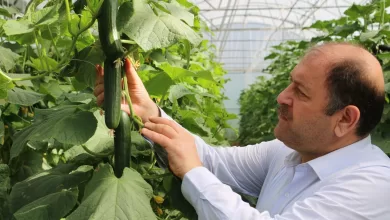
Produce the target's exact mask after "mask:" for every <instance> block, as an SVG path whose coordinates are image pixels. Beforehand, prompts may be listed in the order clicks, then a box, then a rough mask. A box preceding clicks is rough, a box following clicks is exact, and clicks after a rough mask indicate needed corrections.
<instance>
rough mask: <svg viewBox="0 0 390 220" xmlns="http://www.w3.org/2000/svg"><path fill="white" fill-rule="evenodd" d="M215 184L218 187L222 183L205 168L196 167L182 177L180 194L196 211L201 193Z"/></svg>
mask: <svg viewBox="0 0 390 220" xmlns="http://www.w3.org/2000/svg"><path fill="white" fill-rule="evenodd" d="M216 184H217V185H219V184H222V182H221V181H220V180H219V179H218V178H217V177H216V176H215V175H214V174H212V173H211V172H210V171H209V170H208V169H207V168H206V167H196V168H194V169H192V170H190V171H188V172H187V173H186V174H185V175H184V177H183V182H182V185H181V192H182V193H183V196H184V198H186V199H187V201H188V202H189V203H191V205H192V206H194V208H195V209H197V204H198V200H199V199H201V198H202V192H204V191H206V190H207V189H208V188H209V187H210V186H215V185H216Z"/></svg>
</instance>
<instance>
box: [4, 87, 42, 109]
mask: <svg viewBox="0 0 390 220" xmlns="http://www.w3.org/2000/svg"><path fill="white" fill-rule="evenodd" d="M43 97H44V95H43V94H40V93H37V92H34V91H28V90H23V89H19V88H13V89H11V90H8V97H7V101H8V102H9V103H12V104H17V105H24V106H32V105H34V104H35V103H37V102H39V101H41V100H42V99H43Z"/></svg>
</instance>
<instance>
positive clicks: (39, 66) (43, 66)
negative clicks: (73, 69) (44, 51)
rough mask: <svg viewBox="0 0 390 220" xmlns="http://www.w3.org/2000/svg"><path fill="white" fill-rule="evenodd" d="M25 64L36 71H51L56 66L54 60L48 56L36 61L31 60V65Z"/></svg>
mask: <svg viewBox="0 0 390 220" xmlns="http://www.w3.org/2000/svg"><path fill="white" fill-rule="evenodd" d="M27 64H29V65H30V66H32V67H34V68H35V69H36V70H38V71H53V70H55V69H56V67H57V65H58V63H57V61H56V60H54V59H52V58H50V57H48V56H43V57H40V58H37V59H35V58H31V63H27Z"/></svg>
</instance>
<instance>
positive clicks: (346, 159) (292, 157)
mask: <svg viewBox="0 0 390 220" xmlns="http://www.w3.org/2000/svg"><path fill="white" fill-rule="evenodd" d="M372 147H373V145H371V136H370V135H369V136H367V137H366V138H363V139H362V140H360V141H357V142H355V143H353V144H351V145H348V146H345V147H343V148H340V149H338V150H335V151H333V152H330V153H328V154H326V155H324V156H321V157H318V158H316V159H313V160H311V161H309V162H307V164H309V165H310V166H311V167H312V169H313V170H314V172H315V173H316V174H317V176H318V177H319V178H320V179H321V180H323V179H325V178H326V177H328V176H330V175H331V174H333V173H335V172H337V171H339V170H342V169H345V168H347V167H349V166H351V165H354V164H358V163H361V162H364V161H368V160H373V159H374V158H373V157H372V156H373V155H372V151H370V149H372ZM300 163H301V156H300V155H299V153H298V152H296V151H293V152H292V153H290V154H289V155H287V156H286V158H285V161H284V164H285V166H286V167H291V166H297V165H299V164H300Z"/></svg>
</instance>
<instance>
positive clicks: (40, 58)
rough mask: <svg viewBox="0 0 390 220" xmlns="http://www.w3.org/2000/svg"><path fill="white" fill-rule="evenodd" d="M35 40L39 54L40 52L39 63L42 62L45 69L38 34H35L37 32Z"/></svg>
mask: <svg viewBox="0 0 390 220" xmlns="http://www.w3.org/2000/svg"><path fill="white" fill-rule="evenodd" d="M34 40H35V44H36V46H37V52H38V55H39V61H40V62H41V65H42V67H43V60H42V52H41V50H40V49H39V42H38V38H37V34H36V33H35V31H34Z"/></svg>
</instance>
